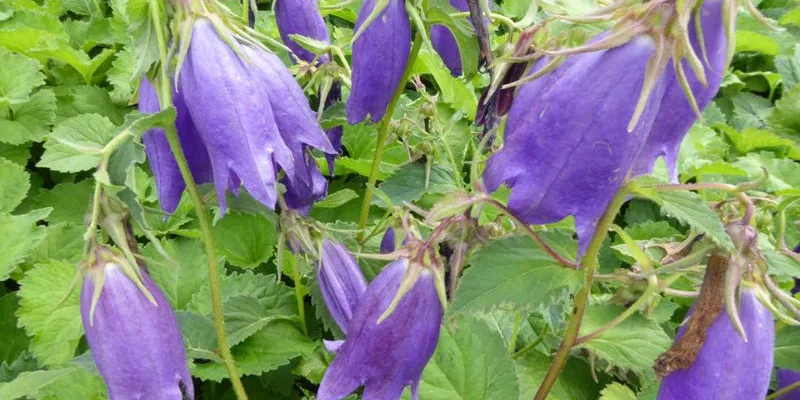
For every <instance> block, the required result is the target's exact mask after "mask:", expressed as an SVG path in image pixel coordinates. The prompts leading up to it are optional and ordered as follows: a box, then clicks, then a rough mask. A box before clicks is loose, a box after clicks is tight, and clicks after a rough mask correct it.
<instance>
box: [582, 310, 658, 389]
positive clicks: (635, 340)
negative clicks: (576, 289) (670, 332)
mask: <svg viewBox="0 0 800 400" xmlns="http://www.w3.org/2000/svg"><path fill="white" fill-rule="evenodd" d="M622 311H624V309H623V308H622V307H617V306H614V305H610V304H603V305H590V306H589V308H588V310H587V311H586V315H585V316H584V318H583V324H582V325H581V331H580V334H581V336H583V335H587V334H589V333H591V332H594V331H596V330H597V329H599V328H600V327H602V326H603V325H604V324H606V323H607V322H609V321H611V320H612V319H613V318H615V317H616V316H617V315H619V314H620V313H622ZM671 342H672V341H671V340H670V338H669V336H667V334H666V333H665V332H664V330H663V329H661V327H660V326H659V325H658V323H656V322H655V321H652V320H649V319H647V318H645V317H644V316H642V315H641V314H634V315H633V316H631V317H629V318H628V319H626V320H625V321H623V322H622V323H621V324H619V325H617V326H616V327H614V328H612V329H610V330H608V331H606V332H604V333H603V334H601V335H600V336H598V337H596V338H593V339H592V340H590V341H588V342H585V343H583V344H581V345H580V346H578V347H579V348H583V349H586V350H589V351H591V352H592V353H594V354H596V355H597V356H598V357H600V358H601V359H603V360H605V361H607V362H608V363H610V364H612V365H615V366H618V367H620V368H623V369H626V370H631V371H634V372H636V373H639V374H644V375H653V374H654V372H653V370H652V368H653V362H654V361H655V359H656V357H658V355H659V354H661V353H663V352H664V351H666V350H667V349H668V348H669V346H670V344H671Z"/></svg>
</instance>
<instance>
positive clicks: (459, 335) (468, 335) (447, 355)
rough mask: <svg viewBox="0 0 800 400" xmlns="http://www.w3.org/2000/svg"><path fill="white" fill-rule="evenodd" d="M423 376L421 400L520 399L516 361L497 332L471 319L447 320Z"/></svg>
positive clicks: (467, 317) (478, 320)
mask: <svg viewBox="0 0 800 400" xmlns="http://www.w3.org/2000/svg"><path fill="white" fill-rule="evenodd" d="M443 328H444V329H442V331H441V334H440V335H439V344H438V345H437V347H436V352H435V353H434V355H433V357H432V358H431V361H430V362H429V363H428V365H427V366H426V367H425V370H424V371H423V373H422V382H421V383H420V387H419V391H420V398H422V399H430V400H456V399H461V400H467V399H474V400H493V399H496V400H506V399H516V398H518V397H519V389H518V387H517V380H516V376H515V370H514V362H513V361H512V360H511V356H510V355H509V354H508V351H507V349H506V347H505V343H504V342H503V339H502V338H500V336H499V335H498V333H497V332H494V331H492V330H491V329H489V326H487V325H486V323H484V322H483V321H481V320H480V319H478V318H475V317H472V316H461V317H459V318H456V319H454V320H450V321H448V322H447V323H446V324H445V326H444V327H443Z"/></svg>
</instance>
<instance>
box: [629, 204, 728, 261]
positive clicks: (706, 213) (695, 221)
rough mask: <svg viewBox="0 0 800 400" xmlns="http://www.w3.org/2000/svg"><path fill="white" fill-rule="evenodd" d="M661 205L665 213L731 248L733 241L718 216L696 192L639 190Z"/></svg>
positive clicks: (721, 244) (717, 242)
mask: <svg viewBox="0 0 800 400" xmlns="http://www.w3.org/2000/svg"><path fill="white" fill-rule="evenodd" d="M639 194H640V195H642V196H643V197H645V198H648V199H650V200H652V201H654V202H656V203H657V204H658V205H660V206H661V211H662V212H664V213H665V214H667V215H669V216H671V217H673V218H675V219H677V220H679V221H681V222H683V223H685V224H687V225H689V226H691V227H692V228H694V229H695V230H697V231H698V232H704V233H705V234H706V236H707V237H708V238H710V239H711V240H713V241H714V243H716V244H718V245H720V246H722V247H725V248H726V249H728V250H732V249H733V242H732V241H731V238H730V236H728V234H727V232H725V227H724V226H723V225H722V221H720V219H719V216H718V215H717V214H716V213H715V212H714V210H712V209H711V208H710V207H708V205H706V203H705V201H703V199H702V198H700V196H698V195H697V193H694V192H688V191H677V190H675V191H673V190H662V191H656V190H648V191H646V192H642V191H640V192H639Z"/></svg>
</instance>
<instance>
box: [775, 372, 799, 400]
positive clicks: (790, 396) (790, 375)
mask: <svg viewBox="0 0 800 400" xmlns="http://www.w3.org/2000/svg"><path fill="white" fill-rule="evenodd" d="M776 375H777V381H778V390H781V389H783V388H785V387H789V386H791V385H793V384H795V383H796V382H798V381H800V372H797V371H792V370H790V369H783V368H779V369H778V373H777V374H776ZM778 400H800V388H799V389H794V390H792V391H791V392H789V393H786V394H784V395H782V396H781V397H778Z"/></svg>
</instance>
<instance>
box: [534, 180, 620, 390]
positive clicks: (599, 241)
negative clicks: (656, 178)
mask: <svg viewBox="0 0 800 400" xmlns="http://www.w3.org/2000/svg"><path fill="white" fill-rule="evenodd" d="M627 195H628V188H627V187H622V188H621V189H620V190H619V192H617V195H616V196H615V197H614V199H613V200H612V201H611V204H610V205H609V206H608V208H606V212H605V213H604V214H603V217H602V218H601V219H600V221H599V222H598V223H597V229H596V230H595V232H594V236H592V240H591V242H589V247H588V248H587V249H586V253H585V254H584V255H583V258H582V260H581V265H582V266H583V267H584V268H585V273H586V282H585V283H584V285H583V287H582V288H581V289H580V290H578V293H576V294H575V301H574V304H573V310H572V317H571V318H570V319H569V322H567V329H566V331H565V333H564V340H562V341H561V346H560V347H559V348H558V351H557V352H556V355H555V357H554V358H553V362H552V363H550V368H549V369H548V370H547V374H546V375H545V377H544V380H542V384H541V385H540V386H539V390H538V391H537V392H536V396H535V397H534V400H545V399H546V398H547V395H548V394H549V393H550V390H551V389H553V385H555V383H556V379H558V376H559V375H560V374H561V370H563V369H564V366H565V365H566V364H567V360H568V359H569V355H570V352H572V348H573V346H574V345H575V341H576V340H577V339H578V332H579V331H580V328H581V323H582V322H583V314H584V313H585V312H586V307H587V306H588V304H589V295H590V294H591V293H592V279H593V277H594V272H595V270H597V268H598V267H599V262H598V256H599V254H600V248H601V247H602V246H603V240H605V238H606V235H607V234H608V229H609V227H610V226H611V224H612V223H613V222H614V217H616V216H617V213H619V209H620V208H621V207H622V204H623V203H624V202H625V198H626V197H627Z"/></svg>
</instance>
